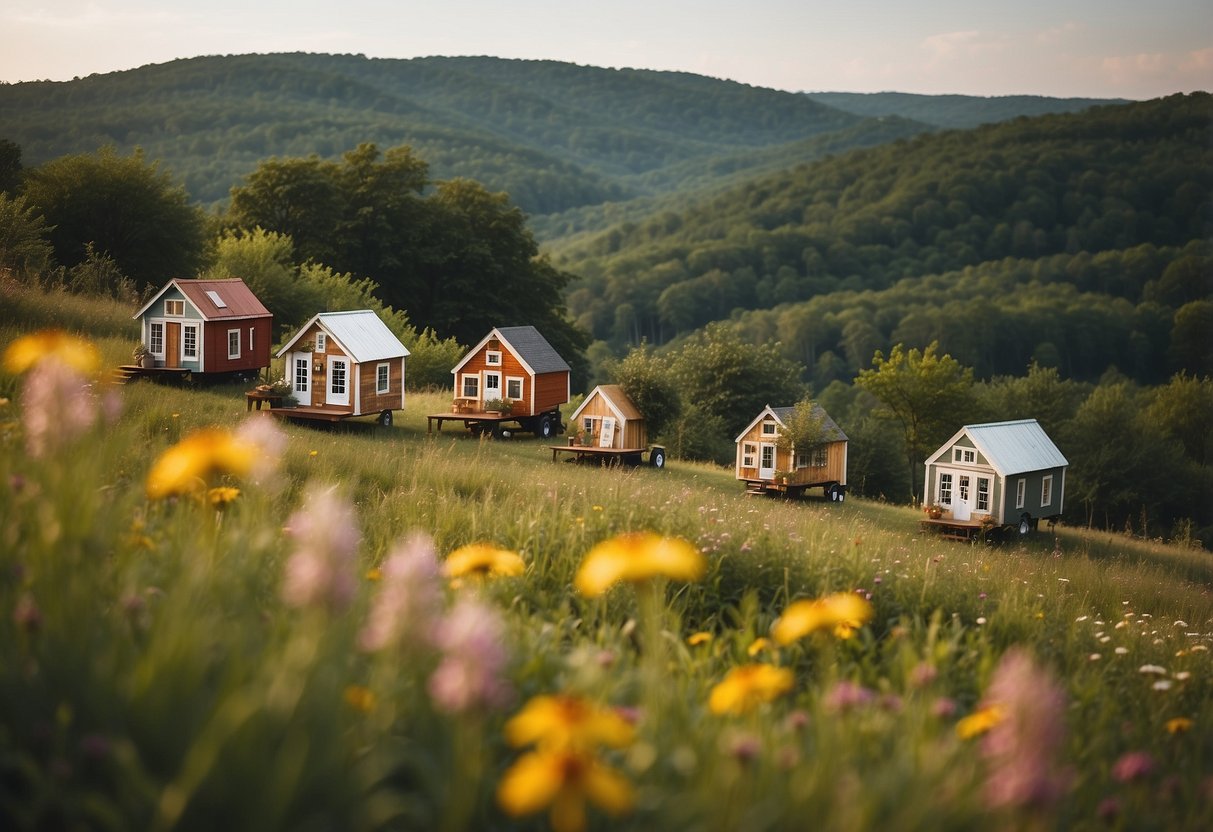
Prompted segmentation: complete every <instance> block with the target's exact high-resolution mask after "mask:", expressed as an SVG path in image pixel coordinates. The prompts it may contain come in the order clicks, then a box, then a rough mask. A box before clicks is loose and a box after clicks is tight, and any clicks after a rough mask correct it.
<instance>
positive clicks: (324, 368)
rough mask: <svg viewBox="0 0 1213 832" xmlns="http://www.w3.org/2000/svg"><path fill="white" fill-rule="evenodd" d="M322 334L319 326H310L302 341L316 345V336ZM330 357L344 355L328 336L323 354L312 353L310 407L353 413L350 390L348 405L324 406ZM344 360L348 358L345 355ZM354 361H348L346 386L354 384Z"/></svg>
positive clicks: (327, 387) (318, 352)
mask: <svg viewBox="0 0 1213 832" xmlns="http://www.w3.org/2000/svg"><path fill="white" fill-rule="evenodd" d="M321 332H322V330H321V329H320V324H318V323H317V324H312V327H311V329H309V330H308V331H307V334H306V335H304V336H303V341H311V342H312V343H313V344H315V343H316V336H317V335H319V334H320V333H321ZM330 355H336V356H343V355H346V353H345V350H343V349H341V347H340V346H338V345H337V342H336V341H334V340H333V337H332V336H331V335H330V336H328V337H327V338H325V339H324V352H320V351H319V350H317V351H315V352H313V353H312V407H331V408H333V409H334V410H346V411H349V412H350V413H353V412H354V391H353V388H351V389H350V403H349V404H348V405H341V404H326V403H325V398H326V397H327V396H328V389H329V360H328V357H329V356H330ZM346 358H349V356H348V355H346ZM317 361H319V362H320V372H318V373H317V372H316V371H315V368H316V362H317ZM355 372H356V371H355V369H354V360H353V359H352V358H351V359H350V369H349V375H348V377H347V378H346V384H349V385H352V384H353V383H354V373H355Z"/></svg>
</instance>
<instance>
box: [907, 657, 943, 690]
mask: <svg viewBox="0 0 1213 832" xmlns="http://www.w3.org/2000/svg"><path fill="white" fill-rule="evenodd" d="M938 677H939V670H938V669H937V668H936V667H935V665H933V664H931V663H930V662H919V663H918V664H916V665H914V669H913V670H911V671H910V684H911V685H913V686H914V687H916V688H925V687H926V686H927V685H929V684H931V683H932V682H934V681H935V680H936V679H937V678H938Z"/></svg>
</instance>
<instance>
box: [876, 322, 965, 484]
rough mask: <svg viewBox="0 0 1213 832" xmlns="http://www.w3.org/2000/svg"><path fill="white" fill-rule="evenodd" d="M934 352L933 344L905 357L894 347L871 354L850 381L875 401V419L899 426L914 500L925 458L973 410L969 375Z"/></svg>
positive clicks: (936, 346)
mask: <svg viewBox="0 0 1213 832" xmlns="http://www.w3.org/2000/svg"><path fill="white" fill-rule="evenodd" d="M938 348H939V344H938V343H936V342H934V341H933V342H931V344H929V345H928V346H927V348H926V349H924V350H922V351H921V352H919V351H918V350H917V349H911V350H910V351H909V352H906V351H905V350H904V349H903V348H902V345H901V344H897V345H896V346H894V347H893V350H892V351H891V352H890V353H889V356H888V358H885V356H884V355H883V354H882V353H881V352H880V351H879V350H877V351H876V355H875V357H874V358H873V359H872V367H871V368H870V369H867V370H861V371H860V373H859V375H858V377H856V379H855V383H856V384H857V385H859V386H860V387H861V388H863V389H864V390H866V391H867V392H869V393H871V394H872V395H873V396H875V397H876V399H877V400H878V401H879V402H880V407H879V408H878V409H877V410H876V411H875V415H876V416H878V417H879V418H883V419H886V420H888V421H892V422H896V423H897V424H898V425H900V427H901V432H902V437H903V439H904V440H905V452H906V464H907V473H908V474H909V478H910V488H911V496H912V497H913V499H914V500H915V501H917V500H918V499H919V494H918V489H919V486H920V484H921V482H922V477H921V475H920V472H921V470H922V465H923V462H924V461H925V460H926V457H927V454H928V453H930V452H932V451H934V450H935V449H936V448H938V447H939V445H941V444H942V443H943V442H944V440H946V439H947V438H948V437H949V436H950V435H951V434H952V433H953V432H955V431H956V430H957V429H958V428H959V427H961V426H962V425H964V424H965V423H966V422H967V421H970V418H971V415H972V413H973V407H974V397H973V370H972V369H970V368H968V367H962V366H961V365H960V363H959V362H958V361H956V359H954V358H952V357H951V356H950V355H946V354H945V355H937V354H936V351H937V350H938Z"/></svg>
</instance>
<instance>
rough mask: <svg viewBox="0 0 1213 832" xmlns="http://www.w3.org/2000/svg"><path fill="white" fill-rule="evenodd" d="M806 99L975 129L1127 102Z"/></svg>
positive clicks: (911, 96) (826, 95) (891, 95)
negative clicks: (1026, 118) (1021, 119)
mask: <svg viewBox="0 0 1213 832" xmlns="http://www.w3.org/2000/svg"><path fill="white" fill-rule="evenodd" d="M805 95H807V96H808V97H809V98H811V99H813V100H814V101H818V102H820V103H822V104H826V105H828V106H830V107H837V108H838V109H839V110H843V111H844V112H848V113H854V114H855V115H858V116H869V117H876V116H899V117H901V118H907V119H913V120H915V121H919V122H922V123H923V124H931V125H934V126H936V127H977V126H979V125H982V124H992V123H994V122H998V121H1010V120H1011V119H1014V118H1019V117H1020V116H1043V115H1048V114H1049V113H1075V112H1080V111H1082V110H1086V109H1088V108H1090V107H1092V106H1094V105H1096V104H1127V103H1129V102H1128V100H1127V99H1123V98H1118V99H1108V100H1098V99H1091V98H1050V97H1047V96H1042V95H998V96H992V97H986V96H977V95H919V94H915V93H908V92H875V93H855V92H809V93H805Z"/></svg>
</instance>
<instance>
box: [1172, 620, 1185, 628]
mask: <svg viewBox="0 0 1213 832" xmlns="http://www.w3.org/2000/svg"><path fill="white" fill-rule="evenodd" d="M1174 626H1176V627H1187V626H1188V622H1187V621H1176V622H1175V624H1174Z"/></svg>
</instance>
